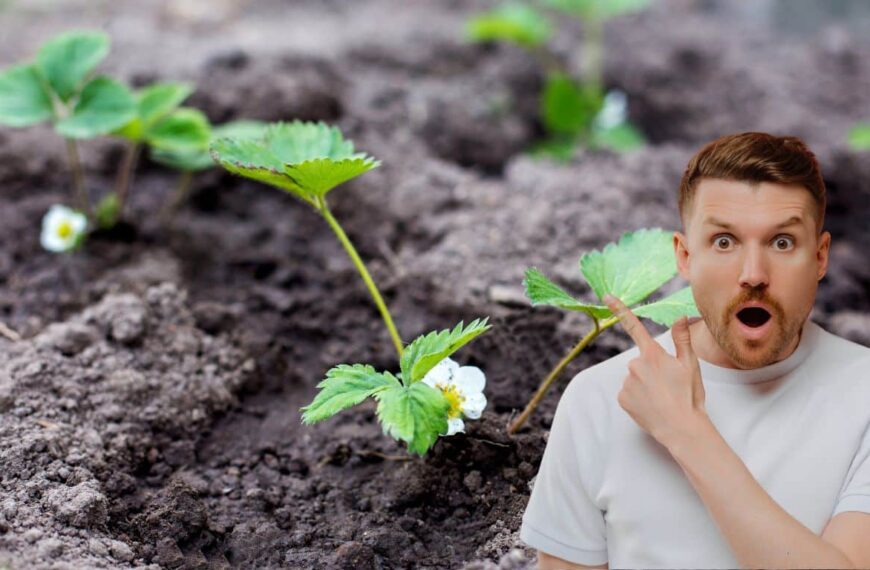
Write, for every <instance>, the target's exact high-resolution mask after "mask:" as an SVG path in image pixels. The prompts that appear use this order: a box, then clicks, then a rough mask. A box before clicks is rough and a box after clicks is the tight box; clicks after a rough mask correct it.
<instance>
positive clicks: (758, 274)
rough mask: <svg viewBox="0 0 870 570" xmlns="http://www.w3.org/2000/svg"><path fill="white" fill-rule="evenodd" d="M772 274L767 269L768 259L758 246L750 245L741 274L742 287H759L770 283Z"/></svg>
mask: <svg viewBox="0 0 870 570" xmlns="http://www.w3.org/2000/svg"><path fill="white" fill-rule="evenodd" d="M769 281H770V276H769V275H768V271H767V260H766V258H765V257H764V253H763V252H762V251H761V249H760V248H759V247H757V246H748V247H747V248H746V256H745V257H744V258H743V271H742V272H741V274H740V286H741V287H753V288H754V287H759V286H765V285H768V283H769Z"/></svg>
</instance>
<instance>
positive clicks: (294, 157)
mask: <svg viewBox="0 0 870 570" xmlns="http://www.w3.org/2000/svg"><path fill="white" fill-rule="evenodd" d="M211 154H212V157H214V160H215V161H217V162H218V163H219V164H220V165H221V166H223V167H224V168H226V169H227V170H229V171H230V172H233V173H235V174H239V175H241V176H245V177H247V178H251V179H253V180H257V181H260V182H265V183H266V184H270V185H272V186H276V187H278V188H280V189H282V190H285V191H287V192H289V193H290V194H292V195H293V196H295V197H296V198H298V199H300V200H302V201H303V202H305V203H306V204H308V205H309V206H311V207H312V208H314V209H315V210H316V211H317V212H318V213H319V214H320V215H322V216H323V218H324V219H325V220H326V222H327V223H328V224H329V227H330V228H332V230H333V232H335V235H336V236H337V237H338V240H339V241H340V242H341V245H342V246H343V247H344V249H345V251H347V254H348V255H349V256H350V258H351V260H352V261H353V263H354V265H355V266H356V268H357V271H359V274H360V276H361V277H362V279H363V281H364V282H365V284H366V287H368V290H369V293H370V294H371V296H372V299H374V302H375V305H377V307H378V310H379V311H380V313H381V317H382V318H383V320H384V323H385V324H386V326H387V330H388V331H389V333H390V337H391V338H392V340H393V344H394V345H395V347H396V352H397V353H398V354H399V356H400V357H401V356H402V339H401V337H400V336H399V333H398V331H397V330H396V326H395V324H393V318H392V316H390V312H389V310H388V309H387V305H386V303H384V300H383V297H382V296H381V293H380V291H378V288H377V286H375V282H374V280H373V279H372V277H371V275H370V274H369V271H368V269H367V268H366V266H365V264H364V263H363V261H362V259H361V258H360V256H359V254H358V253H357V251H356V248H355V247H354V246H353V244H352V243H351V241H350V239H349V238H348V237H347V234H345V232H344V230H343V229H342V227H341V225H339V223H338V221H337V220H336V219H335V217H334V216H333V215H332V212H331V211H330V209H329V205H328V204H327V202H326V194H327V193H328V192H329V191H330V190H332V189H333V188H335V187H336V186H338V185H339V184H341V183H342V182H347V181H348V180H351V179H352V178H356V177H357V176H359V175H360V174H363V173H365V172H368V171H369V170H371V169H372V168H376V167H377V166H379V165H380V161H377V160H375V159H374V158H371V157H370V156H368V155H366V154H365V153H355V152H354V149H353V142H351V141H349V140H344V138H343V137H342V134H341V131H339V130H338V128H337V127H330V126H328V125H326V124H324V123H320V122H318V123H312V122H302V121H293V122H292V123H275V124H272V125H270V126H269V127H268V128H267V129H266V132H265V134H264V136H263V137H262V138H261V139H257V140H251V139H238V138H222V139H218V140H216V141H214V142H213V143H212V144H211ZM432 365H433V366H434V365H435V363H433V364H432Z"/></svg>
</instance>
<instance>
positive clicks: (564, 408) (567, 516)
mask: <svg viewBox="0 0 870 570" xmlns="http://www.w3.org/2000/svg"><path fill="white" fill-rule="evenodd" d="M588 380H589V379H588V378H583V379H581V378H579V377H578V378H575V380H574V381H572V382H571V383H570V384H569V386H568V388H567V389H566V390H565V393H564V394H563V395H562V398H561V399H560V400H559V404H558V406H557V407H556V413H555V415H554V417H553V425H552V427H551V428H550V436H549V439H548V440H547V446H546V448H545V449H544V455H543V458H542V459H541V466H540V468H539V469H538V474H537V477H536V479H535V483H534V486H533V487H532V494H531V496H530V497H529V503H528V505H527V507H526V511H525V513H524V514H523V520H522V526H521V527H520V539H521V540H522V541H523V542H524V543H526V544H527V545H528V546H530V547H532V548H536V549H538V550H541V551H543V552H545V553H547V554H550V555H552V556H557V557H559V558H562V559H563V560H567V561H569V562H574V563H577V564H586V565H599V564H604V563H605V562H607V561H608V556H607V540H606V534H605V522H604V512H603V511H601V510H600V509H599V508H598V507H597V506H596V505H595V503H594V502H593V500H592V496H594V495H592V493H590V489H589V485H588V482H589V481H592V480H598V481H600V477H596V476H595V475H596V474H597V472H598V471H599V470H600V469H602V468H603V457H601V453H600V447H599V445H597V443H596V442H595V430H594V429H593V425H592V424H593V419H592V418H593V414H590V413H587V412H588V411H589V407H590V406H589V405H588V404H589V403H590V402H585V404H587V405H585V406H584V405H582V404H584V402H582V399H583V396H584V395H585V393H586V392H588V390H579V391H578V390H576V388H578V386H577V382H578V381H579V382H584V381H588ZM578 400H581V401H578ZM584 482H586V483H584Z"/></svg>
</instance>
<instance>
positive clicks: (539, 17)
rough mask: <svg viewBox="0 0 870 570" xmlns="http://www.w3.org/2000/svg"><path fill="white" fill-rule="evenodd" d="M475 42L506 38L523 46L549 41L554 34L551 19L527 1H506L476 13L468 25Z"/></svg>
mask: <svg viewBox="0 0 870 570" xmlns="http://www.w3.org/2000/svg"><path fill="white" fill-rule="evenodd" d="M466 35H467V36H468V38H469V39H470V40H471V41H476V42H491V41H506V42H511V43H514V44H517V45H520V46H523V47H535V46H539V45H541V44H543V43H545V42H546V41H547V40H548V39H550V36H551V35H552V28H551V26H550V21H549V20H548V19H547V18H546V16H544V15H543V14H541V13H540V12H538V11H537V10H535V9H534V8H532V7H531V6H528V5H526V4H514V3H511V4H503V5H501V6H498V7H497V8H494V9H492V10H490V11H488V12H484V13H483V14H480V15H478V16H475V17H474V18H472V19H471V20H469V21H468V23H467V25H466Z"/></svg>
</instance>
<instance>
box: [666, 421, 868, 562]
mask: <svg viewBox="0 0 870 570" xmlns="http://www.w3.org/2000/svg"><path fill="white" fill-rule="evenodd" d="M666 447H667V448H668V450H669V451H670V452H671V455H672V456H673V457H674V459H675V460H676V461H677V463H678V464H679V465H680V467H682V469H683V471H684V472H685V474H686V476H687V478H688V479H689V481H690V482H691V484H692V486H693V487H694V488H695V491H696V492H697V493H698V495H699V496H700V497H701V500H702V501H703V502H704V505H706V507H707V510H708V511H709V512H710V515H711V516H712V517H713V519H714V521H715V522H716V525H717V526H718V528H719V531H720V532H721V533H722V535H723V536H724V537H725V539H726V540H727V542H728V544H729V545H730V546H731V549H732V551H733V552H734V555H735V556H736V558H737V561H738V563H739V564H740V566H741V567H742V568H853V567H854V566H853V565H852V564H851V562H850V561H849V560H848V558H846V556H845V555H844V554H843V553H842V552H841V551H840V550H839V549H838V548H837V547H835V546H834V545H832V544H830V543H828V542H826V541H825V540H823V539H822V538H821V537H820V536H817V535H816V534H815V533H813V532H812V531H811V530H810V529H808V528H807V527H805V526H804V525H803V524H801V523H800V521H798V520H797V519H795V518H794V517H792V516H791V515H790V514H788V513H787V512H786V511H785V510H784V509H783V508H782V507H780V506H779V505H778V504H777V503H776V502H775V501H774V500H773V499H772V498H771V497H770V495H768V494H767V491H765V490H764V488H763V487H762V486H761V485H760V484H759V483H758V481H756V480H755V478H754V477H753V476H752V473H751V472H750V471H749V469H748V468H747V467H746V465H745V464H744V463H743V461H742V460H741V459H740V457H739V456H738V455H737V454H736V453H734V450H732V449H731V447H730V446H729V445H728V442H726V441H725V439H724V438H723V437H722V435H721V434H720V433H719V431H718V430H717V429H716V426H714V425H713V423H712V422H711V421H710V420H709V418H707V416H699V417H698V418H697V421H696V422H695V425H694V426H692V429H690V430H686V431H685V432H684V435H682V436H679V437H675V438H674V439H673V441H669V442H668V443H667V445H666Z"/></svg>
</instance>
